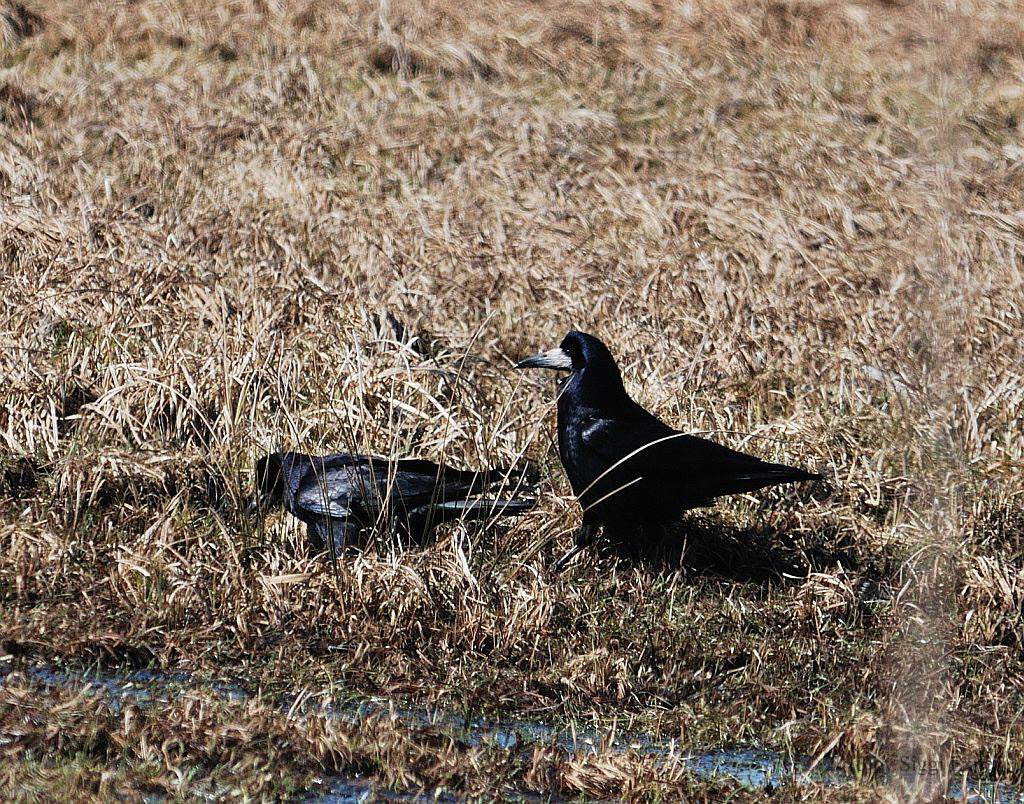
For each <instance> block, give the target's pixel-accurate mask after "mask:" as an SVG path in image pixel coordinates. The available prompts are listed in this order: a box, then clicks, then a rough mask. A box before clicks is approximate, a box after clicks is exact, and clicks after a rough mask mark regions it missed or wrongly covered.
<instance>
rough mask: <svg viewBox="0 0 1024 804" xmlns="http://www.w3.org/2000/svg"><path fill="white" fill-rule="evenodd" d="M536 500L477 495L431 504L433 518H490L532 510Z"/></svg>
mask: <svg viewBox="0 0 1024 804" xmlns="http://www.w3.org/2000/svg"><path fill="white" fill-rule="evenodd" d="M536 506H537V501H536V500H526V499H523V500H506V499H501V498H498V497H477V498H476V499H473V500H450V501H449V502H444V503H438V504H436V505H434V506H433V510H434V512H435V519H438V520H442V521H446V522H450V521H452V520H454V519H467V520H474V519H490V518H492V517H499V516H520V515H521V514H525V513H526V512H527V511H532V510H533V509H534V508H535V507H536Z"/></svg>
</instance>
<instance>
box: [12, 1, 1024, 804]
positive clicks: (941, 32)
mask: <svg viewBox="0 0 1024 804" xmlns="http://www.w3.org/2000/svg"><path fill="white" fill-rule="evenodd" d="M1022 10H1024V9H1022V8H1021V7H1020V5H1019V4H1018V3H1014V2H1007V3H998V2H980V1H979V2H950V3H931V2H926V1H921V2H917V1H916V0H907V2H811V1H810V0H778V1H776V0H773V1H772V2H761V1H760V0H750V1H747V0H701V1H696V0H694V1H692V2H679V3H662V2H653V1H652V2H647V1H646V0H636V1H635V2H634V1H632V0H623V2H600V3H591V2H587V3H582V2H580V3H574V2H569V3H552V2H547V1H546V0H537V1H536V2H525V1H524V2H493V3H480V4H470V5H468V6H461V5H457V4H447V3H444V2H425V3H419V2H416V3H414V2H390V3H389V2H381V3H380V4H370V3H363V2H355V3H348V4H337V3H329V2H316V1H315V0H314V1H312V2H291V1H289V0H280V1H278V2H273V1H271V0H265V1H264V0H237V1H236V2H216V3H198V2H193V0H179V1H178V2H169V1H168V2H156V0H140V1H139V2H121V3H107V2H81V3H66V2H56V1H55V0H37V1H36V2H31V3H27V4H26V5H21V4H18V3H15V4H12V3H7V4H6V5H4V6H3V7H2V11H0V47H2V50H0V54H2V55H0V68H2V69H0V138H2V139H0V264H2V266H3V271H2V276H0V377H2V386H0V639H2V643H0V656H2V657H6V658H5V659H4V660H5V661H6V662H8V663H9V664H11V665H12V666H14V667H27V666H28V665H30V664H33V663H64V664H68V665H71V666H86V665H92V666H95V665H97V664H98V665H101V666H103V667H108V668H124V667H126V666H127V667H138V666H155V667H161V668H167V669H185V670H189V671H193V672H195V673H197V674H199V675H203V676H206V677H222V678H223V677H228V678H232V679H235V680H239V681H241V682H242V683H244V684H246V685H248V686H249V687H250V688H252V689H263V690H268V691H275V690H277V691H280V690H283V689H295V688H301V687H304V686H305V687H308V688H310V689H317V690H322V689H324V688H325V687H328V686H330V685H334V686H335V688H337V689H344V690H346V691H353V692H357V693H361V694H385V695H388V696H392V697H395V698H397V699H401V700H408V701H413V702H417V703H439V704H442V705H445V706H449V707H453V708H462V709H465V710H470V711H477V710H485V711H500V712H506V713H516V714H518V715H522V716H527V717H532V718H535V719H544V720H554V721H558V722H567V721H575V722H580V721H597V722H601V723H604V722H606V721H607V718H608V717H609V716H610V715H612V714H614V715H616V716H617V717H618V718H619V720H620V722H622V723H625V724H628V725H629V727H630V728H634V729H637V730H644V731H648V732H650V733H653V734H658V735H661V736H666V737H678V738H679V739H680V740H681V742H682V743H683V744H685V745H692V746H701V745H705V746H706V745H718V744H723V743H737V744H748V743H761V744H765V745H768V746H770V747H773V748H777V749H780V750H783V751H794V752H796V753H798V754H802V755H805V756H809V757H812V758H813V757H828V758H829V759H830V760H831V761H834V762H837V763H839V764H840V765H842V766H844V767H846V768H847V769H852V770H853V771H855V772H856V773H857V774H861V775H863V776H864V778H865V779H867V780H868V781H867V782H866V783H868V784H874V782H872V781H871V780H872V779H881V778H882V776H877V775H875V774H876V773H877V772H879V771H882V770H884V769H885V768H889V769H900V768H906V767H915V766H918V765H919V766H920V767H929V768H933V769H934V768H936V767H937V768H940V769H945V770H947V771H949V770H951V769H964V770H969V771H971V773H972V774H985V775H989V776H996V777H1001V778H1005V779H1009V780H1012V781H1015V782H1017V783H1022V782H1024V776H1022V775H1021V771H1020V768H1021V766H1022V762H1024V740H1022V737H1021V729H1020V722H1021V717H1022V715H1024V686H1022V684H1024V625H1022V622H1021V609H1022V605H1024V577H1022V573H1024V536H1022V531H1021V528H1022V523H1024V518H1022V515H1021V509H1020V503H1021V495H1022V492H1024V482H1022V480H1021V466H1022V435H1021V416H1022V400H1024V385H1022V368H1021V366H1022V358H1024V351H1022V346H1021V342H1022V339H1021V334H1022V313H1021V303H1022V295H1021V285H1022V277H1021V268H1022V248H1024V241H1022V234H1024V194H1022V189H1024V174H1022V167H1021V166H1022V160H1024V142H1022V138H1021V127H1022V126H1024V28H1022V22H1021V20H1022V16H1021V12H1022ZM389 313H390V314H391V315H393V316H395V317H396V318H397V319H398V320H399V321H401V322H403V323H404V324H405V325H406V327H407V328H408V332H407V334H406V336H405V337H397V336H396V332H395V330H394V329H393V328H392V327H391V326H390V325H389V324H388V322H387V315H388V314H389ZM572 327H577V328H581V329H585V330H588V331H592V332H594V333H596V334H598V335H600V336H601V337H602V338H603V339H604V340H606V341H607V342H608V343H609V344H610V346H611V348H612V349H613V351H614V353H615V354H616V355H617V356H618V358H619V360H620V364H621V366H622V368H623V373H624V376H625V378H626V383H627V387H628V388H629V390H630V391H631V392H632V393H633V394H634V395H635V397H636V398H637V399H638V401H640V402H641V403H642V404H644V405H645V406H646V407H648V408H650V409H651V410H653V411H655V412H656V413H657V414H658V415H660V416H662V417H663V418H665V419H666V420H667V421H669V422H671V423H673V424H674V425H676V426H680V427H683V428H686V429H690V430H693V431H696V432H706V433H710V434H711V435H712V436H713V437H714V438H716V439H718V440H720V441H722V442H724V443H728V444H730V445H732V446H736V447H740V448H744V449H747V450H749V451H752V452H755V453H757V454H759V455H761V456H763V457H765V458H769V459H772V460H783V461H786V462H789V463H794V464H798V465H806V466H808V467H810V468H813V469H816V470H818V471H823V472H825V473H826V474H827V476H828V477H829V482H828V483H827V484H826V485H825V486H823V487H820V488H816V489H801V488H789V489H783V490H777V491H774V492H770V493H766V494H762V495H758V496H757V497H749V498H740V499H737V500H730V501H726V502H723V503H722V504H721V505H719V506H718V507H717V508H716V509H714V510H713V511H711V512H707V513H702V514H700V515H699V516H696V517H694V518H692V519H691V520H690V521H689V522H687V523H684V524H683V526H682V527H681V529H680V534H679V540H680V544H683V543H684V542H685V544H686V545H687V546H688V548H690V554H689V558H688V559H684V560H683V561H682V562H681V563H675V564H671V565H669V566H664V565H660V566H649V565H637V564H630V563H627V562H622V561H619V562H617V561H615V560H613V559H610V558H598V559H592V558H588V559H587V560H585V561H582V562H580V564H579V565H578V566H576V567H575V568H574V569H573V570H572V571H570V572H569V573H567V574H566V575H565V576H563V577H555V576H552V575H551V574H550V572H549V571H548V567H549V566H550V563H551V560H552V558H553V556H555V555H556V554H557V552H558V551H559V550H562V549H564V548H565V547H566V546H567V544H568V541H569V538H570V537H569V533H570V532H571V530H572V528H573V526H574V525H575V524H576V523H577V521H578V516H579V515H578V508H577V506H576V505H575V502H574V501H573V499H572V498H571V495H570V492H569V490H568V486H567V484H566V482H565V480H564V477H563V475H562V473H561V470H560V467H559V466H558V463H557V456H556V455H555V453H554V450H553V447H552V442H551V439H552V436H553V426H554V422H553V419H554V414H553V409H552V405H551V397H552V390H553V389H552V386H551V384H550V382H549V380H548V378H542V377H539V376H536V375H533V376H525V375H523V374H520V373H517V372H514V371H512V370H511V364H512V360H514V359H516V358H518V357H521V356H523V355H525V354H527V353H531V352H533V351H536V349H537V348H538V347H545V348H546V347H549V346H552V345H554V344H555V343H557V341H558V340H559V339H560V338H561V336H562V335H563V334H564V332H565V331H566V330H568V329H570V328H572ZM414 337H415V340H413V338H414ZM272 448H298V449H302V450H304V451H309V452H316V451H329V450H344V449H359V450H364V451H373V452H377V453H383V454H388V455H405V454H417V455H422V456H424V457H429V458H432V459H445V460H450V461H452V462H455V463H457V464H460V465H465V466H477V465H482V464H484V463H497V462H508V461H511V460H514V459H516V458H517V457H519V456H520V455H523V454H526V455H528V456H530V457H532V458H534V459H537V460H539V461H541V463H542V466H543V469H544V472H543V475H544V481H543V485H542V497H541V499H542V504H541V505H540V507H539V508H538V509H537V511H536V512H534V513H532V514H531V515H529V516H528V517H525V518H523V519H521V520H519V521H516V522H513V523H509V522H505V523H499V524H498V525H497V526H496V527H493V528H489V529H488V530H486V531H485V532H483V533H481V532H479V531H477V530H471V529H468V528H466V527H463V526H461V525H459V526H456V527H453V528H452V529H450V530H449V531H446V532H445V533H444V534H443V536H442V538H440V539H439V540H438V542H437V543H436V544H434V545H429V546H426V547H418V548H413V549H404V548H401V547H400V546H398V545H395V544H393V543H392V540H390V539H389V538H388V537H387V536H386V535H382V536H381V538H380V540H379V543H378V546H377V547H376V548H373V549H371V550H369V551H367V552H366V553H365V554H364V555H362V556H359V557H357V558H354V559H350V560H346V561H345V562H343V564H342V565H341V566H340V567H339V569H338V572H337V574H334V573H332V572H331V571H330V570H329V568H327V567H326V566H324V565H323V564H322V562H320V561H319V560H317V559H315V558H313V557H311V556H307V555H306V554H305V548H304V544H303V535H302V533H301V532H300V531H299V530H298V529H297V528H296V527H295V523H294V522H292V521H289V520H288V519H287V518H285V517H283V516H278V517H272V518H270V519H268V520H267V522H266V523H265V526H255V525H253V523H250V522H247V521H246V520H245V519H244V518H243V517H242V516H241V510H242V509H243V508H244V506H245V504H246V503H247V502H248V494H249V484H250V482H251V480H250V476H249V472H250V470H251V467H252V464H253V462H254V460H255V458H256V456H257V455H258V454H259V453H260V452H261V451H265V450H268V449H272ZM708 544H714V545H718V546H716V547H714V548H712V549H710V551H709V549H708V548H707V545H708ZM730 546H731V547H730ZM780 551H783V552H784V553H785V556H784V558H783V559H778V554H779V552H780ZM709 552H710V555H707V553H709ZM697 555H702V556H703V557H702V558H700V560H697V561H695V560H693V557H694V556H697ZM777 559H778V560H777ZM778 561H782V563H783V564H784V572H783V574H782V575H780V574H779V572H766V571H764V570H765V569H766V566H767V565H769V564H771V565H772V567H776V565H777V564H778ZM16 694H17V691H16V690H15V689H14V688H13V687H8V688H5V691H3V692H0V695H7V696H8V699H7V701H6V702H5V703H0V706H7V707H14V706H15V705H16V702H14V701H13V699H12V698H11V696H15V695H16ZM25 694H26V695H27V694H29V693H27V692H26V693H25ZM32 694H37V693H32ZM33 707H35V709H34V710H33V711H38V712H39V713H41V714H39V718H38V719H40V720H39V722H45V720H46V718H47V717H48V716H47V715H46V714H45V713H46V711H47V704H46V703H45V701H44V702H42V703H39V702H37V703H35V704H33ZM6 711H7V712H11V711H14V710H13V709H11V708H8V709H7V710H6ZM62 711H63V710H62ZM104 717H105V716H104ZM261 717H263V715H261ZM266 717H270V715H266ZM101 721H102V722H103V723H105V722H106V721H103V720H102V718H101V719H100V720H98V721H97V722H101ZM90 722H92V721H90ZM101 727H102V728H107V727H106V726H102V723H101V726H97V727H96V728H101ZM109 727H110V728H115V726H113V725H111V726H109ZM102 728H101V730H102ZM117 728H120V727H119V726H118V727H117ZM197 728H198V727H197ZM288 728H297V727H295V726H292V727H288ZM288 728H285V727H281V726H277V725H275V726H274V729H276V730H277V731H275V733H277V732H278V731H283V732H285V733H286V732H287V731H288ZM200 731H201V730H200ZM197 739H198V738H197ZM310 739H312V738H310ZM132 742H133V741H132V740H130V739H127V738H126V740H125V741H124V744H125V746H130V745H131V744H132ZM311 744H312V743H311ZM17 745H19V744H18V743H17V741H15V746H16V747H17ZM318 745H319V743H318ZM33 746H34V747H32V748H31V750H35V751H37V753H35V754H31V757H32V758H33V759H32V761H33V762H38V761H43V760H40V759H39V758H40V757H45V756H48V754H46V753H45V751H44V752H43V753H42V754H40V753H38V750H39V749H40V746H43V747H46V746H45V745H44V743H42V742H40V743H38V744H37V743H33ZM22 747H23V748H24V750H25V751H29V750H30V747H28V746H27V744H26V745H25V746H22ZM3 750H4V749H2V748H0V751H3ZM19 750H21V749H19ZM47 750H50V752H51V753H50V754H49V756H51V757H52V751H53V750H56V749H54V747H53V746H52V745H50V746H49V748H48V749H47ZM124 750H128V748H124ZM211 750H212V749H211ZM417 750H420V749H417ZM422 750H427V749H422ZM313 753H314V754H315V758H314V759H313V760H310V761H314V762H315V763H321V766H323V767H327V765H323V763H324V762H326V760H324V759H323V757H325V756H332V754H331V753H330V751H319V752H313ZM114 754H116V755H117V756H121V754H118V753H117V752H114ZM8 756H12V757H17V758H20V759H21V760H24V759H25V757H26V756H29V754H24V753H18V751H16V750H14V749H10V750H9V751H8ZM109 756H113V755H109ZM109 756H108V755H106V754H105V755H103V757H102V758H101V759H102V760H103V762H106V761H108V760H109ZM311 756H312V755H311ZM43 764H44V765H45V764H46V763H45V762H43ZM100 764H102V762H99V764H98V765H97V767H98V766H99V765H100ZM328 764H329V763H328ZM428 764H429V763H428ZM384 765H387V763H386V762H385V763H384ZM303 767H305V766H303ZM417 767H419V766H417ZM51 770H52V769H51ZM591 770H592V771H593V769H591ZM633 770H635V769H633ZM633 770H630V769H626V770H622V769H619V770H618V771H615V772H612V771H607V772H606V773H605V775H603V776H601V775H600V774H599V773H597V771H593V773H591V775H590V776H588V775H587V773H583V772H582V771H581V772H579V773H576V774H575V775H574V774H573V773H568V772H565V773H562V775H557V774H556V776H557V778H558V779H560V781H557V782H552V781H551V780H552V778H555V777H553V776H551V775H546V776H545V775H543V774H539V773H535V774H533V775H529V774H527V777H528V780H529V781H528V782H527V783H526V784H527V786H528V787H532V789H539V790H552V789H556V788H557V787H558V785H562V787H561V789H562V790H563V791H564V792H588V793H594V794H596V793H600V794H602V795H604V794H608V795H613V794H614V795H620V794H628V795H634V794H636V795H639V794H640V792H642V791H643V790H648V791H649V790H650V789H661V788H658V787H657V784H668V782H666V781H665V779H664V778H660V777H659V779H660V781H659V779H655V780H654V781H650V777H649V775H648V776H644V775H642V774H641V775H640V776H637V775H636V774H635V773H634V772H633ZM97 772H98V771H97ZM602 772H604V771H602ZM11 773H12V776H11V778H12V779H14V780H15V781H16V782H17V783H25V780H26V778H27V777H26V775H25V773H26V772H23V771H19V770H14V771H12V772H11ZM39 773H41V771H39V768H38V767H35V766H33V769H32V774H35V775H34V776H33V778H34V779H35V780H36V781H34V782H33V784H36V783H39V784H42V785H43V787H42V788H41V789H45V786H46V784H47V782H45V780H44V782H41V783H40V782H39V781H38V778H37V777H38V775H39ZM89 773H91V771H89V772H88V773H84V775H83V776H81V777H76V779H78V782H76V783H81V784H83V785H86V787H88V785H90V784H93V782H92V781H89V780H90V779H92V777H90V776H89ZM410 773H411V774H412V775H411V776H409V777H408V778H406V777H404V776H402V777H401V779H400V780H401V781H403V782H405V783H409V779H412V780H413V781H415V780H420V781H423V780H430V779H435V777H432V776H430V773H428V772H426V771H423V770H422V768H421V769H420V770H419V771H416V772H415V773H413V772H412V771H410ZM559 773H561V771H560V772H559ZM594 774H597V776H595V775H594ZM44 777H45V774H44ZM46 778H50V779H51V782H52V777H46ZM161 778H163V777H161ZM638 778H643V779H645V780H647V781H644V782H643V783H642V784H640V783H637V782H636V781H635V780H636V779H638ZM458 779H461V781H459V780H458ZM458 779H456V780H455V781H453V780H452V778H449V777H445V779H444V780H443V783H444V784H447V785H449V786H453V787H455V788H459V787H460V785H461V787H462V789H464V790H475V791H477V792H483V791H487V790H488V789H489V788H488V787H487V781H486V774H482V775H477V776H473V775H472V774H469V775H465V776H461V777H458ZM594 779H598V781H594ZM630 779H633V780H634V781H633V782H630V781H629V780H630ZM83 780H84V781H83ZM435 780H436V779H435ZM648 782H649V785H653V787H651V786H648V787H645V786H644V785H648ZM676 783H678V780H675V781H673V782H672V784H676ZM124 784H125V785H127V786H128V788H132V785H133V784H135V783H134V782H131V781H130V780H128V779H127V777H126V780H125V782H124ZM154 784H156V782H154ZM163 784H164V782H160V783H159V784H158V785H157V786H158V787H159V785H163ZM629 784H634V787H629ZM878 784H880V785H881V784H883V782H881V781H879V782H878ZM906 784H910V785H911V788H912V789H914V790H916V789H917V788H914V787H913V785H915V784H917V782H913V781H911V782H907V781H906V780H897V781H895V782H894V781H893V780H892V779H889V780H888V781H885V782H884V785H885V786H883V787H881V788H878V789H881V790H888V791H890V792H891V791H892V790H894V789H895V790H898V791H899V790H903V788H901V787H900V785H906ZM166 785H171V786H172V787H173V782H167V783H166ZM552 785H554V787H552ZM636 785H639V787H637V786H636ZM893 785H896V787H893ZM172 787H159V789H172ZM88 789H90V790H92V789H93V788H91V787H88ZM672 789H675V788H672ZM94 792H95V790H94ZM492 792H493V789H492ZM691 792H692V791H691ZM903 792H906V791H903ZM886 794H888V793H886ZM902 794H903V793H900V795H902ZM820 795H822V796H827V795H830V794H829V793H828V792H827V791H820ZM894 795H895V794H894Z"/></svg>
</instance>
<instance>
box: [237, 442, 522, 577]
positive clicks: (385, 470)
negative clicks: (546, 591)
mask: <svg viewBox="0 0 1024 804" xmlns="http://www.w3.org/2000/svg"><path fill="white" fill-rule="evenodd" d="M525 471H526V470H522V469H517V470H509V469H487V470H483V471H480V472H473V471H464V470H461V469H454V468H452V467H450V466H445V465H443V464H437V463H434V462H432V461H426V460H419V459H412V458H409V459H399V460H388V459H387V458H380V457H376V456H371V455H355V454H345V453H343V454H338V455H324V456H317V455H304V454H302V453H299V452H273V453H270V454H269V455H265V456H264V457H262V458H260V459H259V461H257V463H256V487H257V495H258V496H257V499H256V501H255V502H254V503H253V504H252V505H251V506H250V508H249V511H250V513H256V512H257V511H260V510H264V509H266V508H269V507H277V506H284V508H285V509H286V510H287V511H288V512H289V513H290V514H292V515H293V516H295V517H296V518H297V519H299V520H301V521H302V522H304V523H305V524H306V533H307V537H308V539H309V544H310V547H311V549H312V550H314V551H315V552H323V551H325V550H326V551H329V552H330V554H331V556H332V558H333V557H336V556H337V555H338V554H339V553H341V552H343V551H344V550H345V549H346V548H347V547H349V546H350V545H355V544H358V543H359V542H360V541H361V539H362V537H363V536H364V535H365V532H366V531H367V530H369V529H370V528H372V527H373V526H374V525H377V524H381V525H384V526H386V527H387V528H388V529H389V530H392V531H395V532H398V533H399V534H401V535H402V536H404V537H408V538H410V539H414V540H420V539H426V538H428V537H429V536H430V534H431V533H432V532H433V530H434V528H435V527H437V526H438V525H440V524H442V523H444V522H453V521H456V520H490V519H494V518H497V517H499V516H518V515H519V514H524V513H526V512H527V511H529V510H530V509H532V508H533V507H534V506H535V505H536V500H533V499H520V498H516V497H515V496H514V493H515V492H516V491H518V490H520V489H521V488H522V487H523V486H524V484H525V477H524V474H525ZM492 488H493V489H494V494H499V495H500V496H486V497H480V496H477V495H479V494H481V493H484V492H487V491H488V490H489V489H492ZM510 493H511V496H510Z"/></svg>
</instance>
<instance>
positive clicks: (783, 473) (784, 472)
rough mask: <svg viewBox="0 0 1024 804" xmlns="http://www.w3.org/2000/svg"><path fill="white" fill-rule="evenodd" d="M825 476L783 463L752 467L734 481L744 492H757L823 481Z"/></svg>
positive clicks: (738, 475)
mask: <svg viewBox="0 0 1024 804" xmlns="http://www.w3.org/2000/svg"><path fill="white" fill-rule="evenodd" d="M822 477H823V475H820V474H818V473H817V472H808V471H806V470H804V469H797V468H796V467H794V466H786V465H785V464H782V463H766V464H763V465H762V466H756V467H752V468H751V469H749V470H748V471H744V472H739V473H737V474H736V475H735V476H734V478H733V479H734V480H735V481H736V482H737V483H738V484H739V485H740V486H742V491H757V490H758V489H763V488H766V487H767V486H778V485H781V484H782V483H800V482H802V481H804V480H821V479H822Z"/></svg>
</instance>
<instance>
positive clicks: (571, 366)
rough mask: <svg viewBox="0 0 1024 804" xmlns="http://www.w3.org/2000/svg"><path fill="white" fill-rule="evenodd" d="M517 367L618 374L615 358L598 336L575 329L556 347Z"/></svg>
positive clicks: (527, 359) (522, 362)
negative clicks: (612, 372) (592, 370)
mask: <svg viewBox="0 0 1024 804" xmlns="http://www.w3.org/2000/svg"><path fill="white" fill-rule="evenodd" d="M516 368H549V369H556V370H558V371H573V372H575V371H582V370H583V369H592V368H597V369H604V370H611V371H614V372H615V373H616V374H618V371H619V370H618V367H617V366H616V365H615V358H614V357H612V353H611V352H609V351H608V347H607V346H605V345H604V344H603V343H602V342H601V341H600V340H599V339H598V338H595V337H594V336H593V335H588V334H587V333H585V332H577V331H576V330H573V331H572V332H570V333H569V334H568V335H566V336H565V337H564V338H562V342H561V343H560V344H559V345H558V346H557V347H556V348H554V349H549V350H548V351H547V352H541V353H539V354H536V355H533V356H532V357H528V358H526V359H525V360H521V361H519V362H518V363H516Z"/></svg>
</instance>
